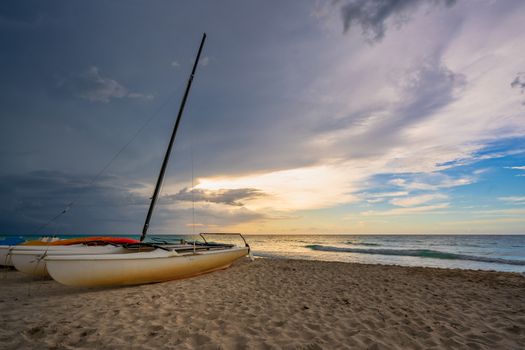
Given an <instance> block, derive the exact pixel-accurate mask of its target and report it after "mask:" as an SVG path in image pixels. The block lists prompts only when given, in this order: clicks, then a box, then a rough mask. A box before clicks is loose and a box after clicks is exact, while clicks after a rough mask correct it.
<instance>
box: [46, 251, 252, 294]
mask: <svg viewBox="0 0 525 350" xmlns="http://www.w3.org/2000/svg"><path fill="white" fill-rule="evenodd" d="M248 253H249V248H248V247H234V248H230V249H225V250H210V251H200V252H199V251H197V252H195V253H193V252H192V253H185V254H179V253H177V252H175V251H166V250H162V249H155V250H153V251H150V252H143V253H128V254H107V255H89V256H88V255H86V256H73V255H71V256H59V255H50V256H47V257H46V258H45V260H46V264H47V270H48V271H49V274H50V275H51V277H53V279H54V280H56V281H57V282H60V283H62V284H65V285H70V286H84V287H100V286H125V285H135V284H145V283H155V282H164V281H170V280H175V279H179V278H185V277H191V276H195V275H199V274H202V273H206V272H211V271H214V270H218V269H223V268H226V267H228V266H230V265H231V263H232V262H234V261H235V260H237V259H240V258H242V257H244V256H246V255H247V254H248Z"/></svg>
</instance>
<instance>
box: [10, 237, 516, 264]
mask: <svg viewBox="0 0 525 350" xmlns="http://www.w3.org/2000/svg"><path fill="white" fill-rule="evenodd" d="M61 237H64V238H65V237H74V236H70V235H68V236H66V235H64V236H61ZM127 237H134V238H137V237H138V235H136V236H127ZM180 237H182V236H180V235H162V236H161V235H151V236H149V238H148V240H149V241H159V240H161V241H162V240H168V241H171V240H174V239H179V238H180ZM184 237H185V238H186V239H187V240H191V239H192V238H191V237H190V236H184ZM210 237H211V238H212V239H213V240H215V241H224V239H225V237H222V236H221V237H220V238H219V237H217V239H215V237H214V236H210ZM6 238H9V239H14V238H15V237H13V236H11V237H0V241H1V240H2V239H6ZM22 238H24V239H30V238H35V237H30V236H25V237H22ZM245 238H246V240H247V242H248V243H249V244H250V246H251V248H252V252H253V254H254V255H255V256H256V257H273V258H287V259H307V260H322V261H340V262H352V263H363V264H387V265H403V266H427V267H441V268H459V269H474V270H478V269H480V270H495V271H510V272H520V273H524V272H525V235H245ZM228 241H230V242H234V243H242V241H241V240H240V239H239V238H238V237H237V238H235V237H232V239H231V240H228ZM0 244H1V243H0ZM4 244H5V243H4Z"/></svg>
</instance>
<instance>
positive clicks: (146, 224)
mask: <svg viewBox="0 0 525 350" xmlns="http://www.w3.org/2000/svg"><path fill="white" fill-rule="evenodd" d="M205 40H206V33H202V40H201V44H200V46H199V51H198V52H197V57H196V58H195V63H193V69H192V70H191V74H190V78H189V79H188V84H187V85H186V91H185V92H184V96H183V97H182V102H181V104H180V107H179V113H178V114H177V120H176V121H175V126H174V127H173V132H172V133H171V138H170V143H169V145H168V149H167V150H166V155H165V156H164V160H163V161H162V166H161V168H160V172H159V177H158V178H157V184H156V185H155V191H154V192H153V197H151V203H150V205H149V209H148V215H146V221H145V222H144V227H143V228H142V235H141V236H140V241H141V242H142V241H144V238H146V233H147V232H148V227H149V221H150V220H151V215H152V214H153V210H154V209H155V204H156V202H157V198H158V196H159V192H160V187H161V186H162V181H163V180H164V173H165V172H166V167H167V166H168V160H169V158H170V153H171V148H172V146H173V142H174V141H175V136H176V135H177V129H178V128H179V124H180V120H181V118H182V112H183V111H184V105H185V104H186V99H187V98H188V93H189V92H190V88H191V83H192V82H193V76H194V75H195V71H196V69H197V65H198V64H199V58H200V57H201V52H202V47H203V46H204V41H205Z"/></svg>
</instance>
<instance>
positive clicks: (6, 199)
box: [0, 171, 148, 234]
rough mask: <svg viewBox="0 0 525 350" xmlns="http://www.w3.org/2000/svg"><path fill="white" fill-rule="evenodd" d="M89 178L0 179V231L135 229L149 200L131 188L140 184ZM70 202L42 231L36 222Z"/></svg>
mask: <svg viewBox="0 0 525 350" xmlns="http://www.w3.org/2000/svg"><path fill="white" fill-rule="evenodd" d="M90 180H91V178H90V177H89V176H82V175H72V174H66V173H63V172H59V171H33V172H30V173H27V174H19V175H16V176H15V175H4V176H2V177H1V178H0V197H1V198H2V201H1V203H0V226H1V227H2V233H26V234H31V233H38V234H41V233H72V232H73V233H88V232H99V233H100V232H106V233H111V232H113V233H118V232H120V233H124V232H130V231H137V230H138V228H139V226H140V221H141V220H137V217H139V216H137V215H138V214H139V213H140V214H143V213H144V211H145V208H146V206H147V204H148V199H147V198H145V197H141V196H139V195H137V194H134V193H133V192H131V189H133V188H138V187H140V185H137V184H133V183H124V182H123V180H122V179H118V178H114V177H111V176H105V177H102V178H101V179H100V180H99V181H98V182H97V183H95V184H90ZM71 202H74V204H73V206H72V207H71V208H70V210H69V211H68V212H67V213H66V214H64V215H62V217H60V218H59V219H58V220H57V221H56V222H53V223H51V224H50V225H49V226H48V227H46V228H45V229H44V230H42V232H36V231H35V230H37V229H38V228H39V227H40V226H42V225H43V224H45V223H46V222H47V221H48V220H50V219H51V218H52V217H54V216H56V215H57V214H59V213H60V212H61V211H62V210H64V209H65V208H67V207H68V206H69V204H70V203H71Z"/></svg>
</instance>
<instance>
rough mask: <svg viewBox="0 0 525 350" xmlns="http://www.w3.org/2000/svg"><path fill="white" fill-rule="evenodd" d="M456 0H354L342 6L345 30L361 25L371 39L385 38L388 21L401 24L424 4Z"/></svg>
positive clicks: (449, 2)
mask: <svg viewBox="0 0 525 350" xmlns="http://www.w3.org/2000/svg"><path fill="white" fill-rule="evenodd" d="M455 3H456V0H353V1H350V2H348V3H346V4H345V5H343V6H342V7H341V15H342V17H343V30H344V32H345V33H346V32H348V31H349V30H350V28H351V27H352V26H354V25H360V26H361V30H362V32H363V35H364V36H365V37H366V38H367V39H368V40H370V41H371V42H373V41H379V40H381V39H383V37H384V36H385V33H386V30H387V21H388V20H389V19H392V20H394V21H397V22H396V25H398V26H400V25H401V24H402V22H403V21H406V20H407V17H408V16H409V15H410V14H411V13H413V12H414V11H416V10H417V9H418V8H419V7H420V6H421V5H422V4H431V5H445V6H453V5H454V4H455Z"/></svg>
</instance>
